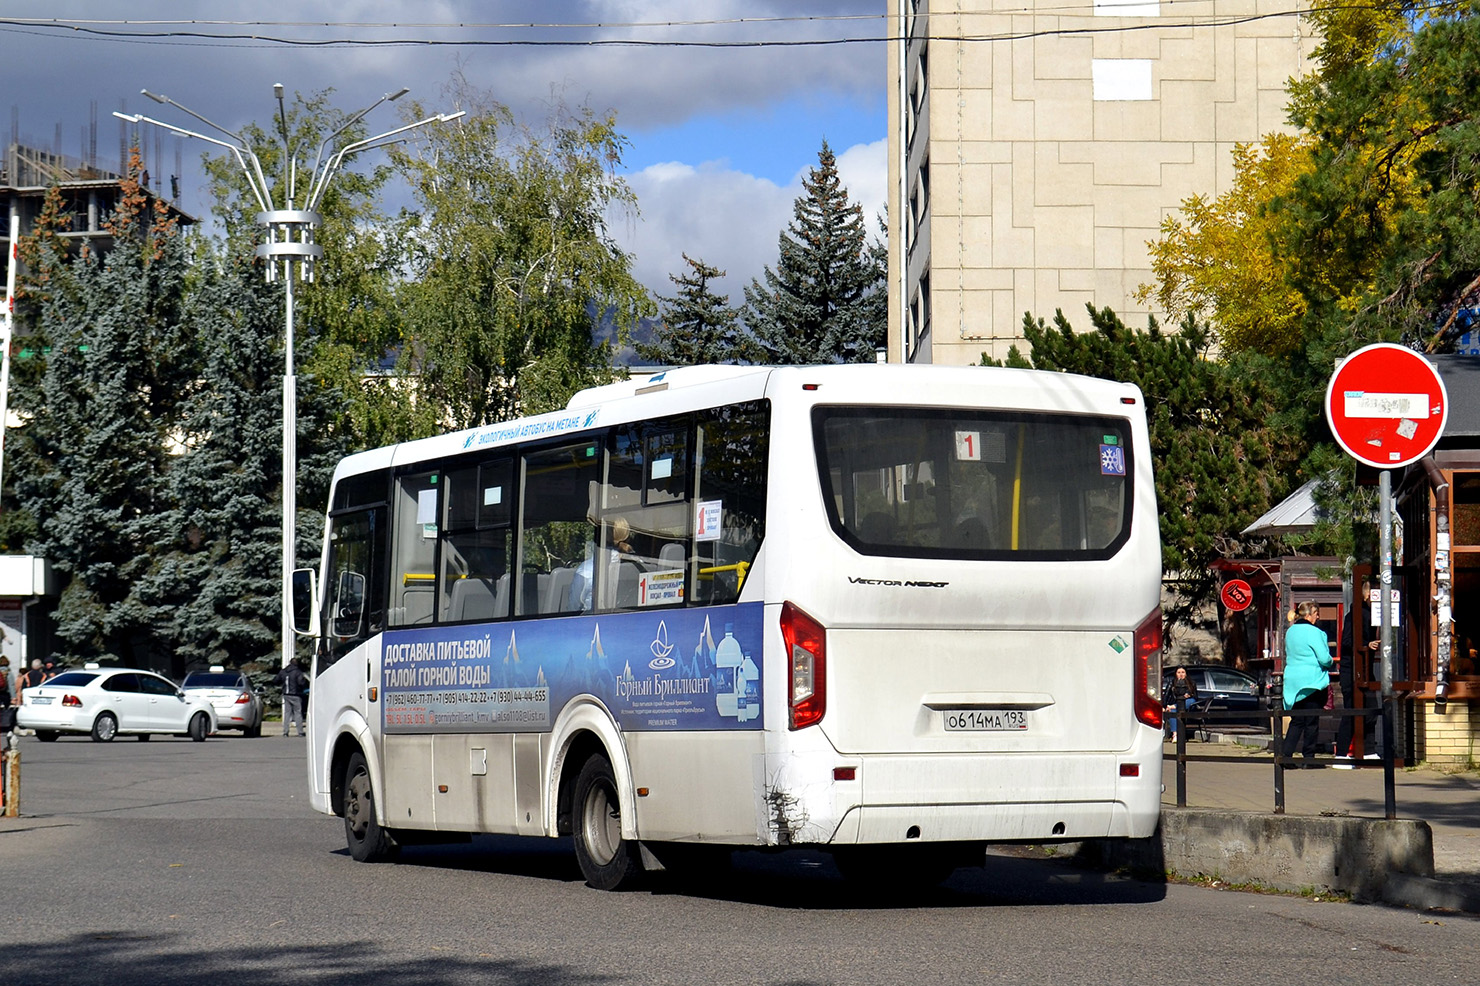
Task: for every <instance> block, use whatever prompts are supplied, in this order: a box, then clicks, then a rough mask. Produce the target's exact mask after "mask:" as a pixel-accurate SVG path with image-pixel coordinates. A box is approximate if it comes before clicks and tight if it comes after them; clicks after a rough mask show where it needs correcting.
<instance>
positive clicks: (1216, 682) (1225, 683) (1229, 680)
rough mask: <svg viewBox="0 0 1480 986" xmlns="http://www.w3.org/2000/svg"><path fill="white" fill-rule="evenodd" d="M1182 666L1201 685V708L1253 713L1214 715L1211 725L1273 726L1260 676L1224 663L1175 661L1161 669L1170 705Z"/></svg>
mask: <svg viewBox="0 0 1480 986" xmlns="http://www.w3.org/2000/svg"><path fill="white" fill-rule="evenodd" d="M1179 667H1184V668H1186V669H1187V677H1188V678H1190V679H1192V683H1193V684H1194V685H1196V686H1197V697H1198V706H1197V707H1198V710H1199V711H1208V712H1250V713H1253V714H1252V715H1250V716H1249V717H1248V718H1237V717H1229V718H1227V719H1224V718H1222V717H1219V718H1218V719H1210V720H1208V727H1209V728H1214V729H1215V728H1217V727H1218V726H1224V725H1245V726H1254V727H1256V728H1258V729H1263V730H1268V729H1269V716H1267V715H1265V714H1264V712H1265V710H1266V709H1267V708H1268V707H1269V705H1268V702H1267V701H1266V700H1265V697H1264V692H1263V689H1262V688H1261V687H1260V685H1259V681H1258V679H1256V678H1254V677H1253V676H1251V675H1247V674H1244V672H1242V671H1239V670H1237V669H1235V668H1230V667H1225V666H1224V665H1222V664H1174V665H1170V666H1168V667H1166V668H1164V669H1163V670H1162V673H1161V698H1162V702H1163V703H1165V704H1167V705H1170V704H1171V702H1172V681H1173V679H1175V678H1176V673H1177V668H1179Z"/></svg>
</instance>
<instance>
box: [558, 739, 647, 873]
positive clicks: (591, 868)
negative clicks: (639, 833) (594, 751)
mask: <svg viewBox="0 0 1480 986" xmlns="http://www.w3.org/2000/svg"><path fill="white" fill-rule="evenodd" d="M573 834H574V835H575V844H576V861H577V862H579V863H580V864H581V873H582V874H583V875H584V876H585V877H586V882H587V883H588V884H590V885H591V886H592V887H594V888H595V889H597V890H619V889H621V888H623V887H627V886H631V885H632V884H634V883H636V882H637V880H638V879H639V878H641V877H642V875H643V869H642V861H641V859H640V857H639V855H638V853H639V850H638V847H637V844H636V843H632V842H627V841H626V840H625V839H623V838H622V805H621V799H620V798H619V797H618V795H617V780H616V775H614V774H613V773H612V765H611V764H610V763H609V762H608V761H607V759H606V757H603V756H600V755H599V754H598V755H597V756H593V757H592V758H591V759H589V760H587V761H586V762H585V764H584V765H582V767H581V773H580V775H579V776H578V777H577V778H576V790H575V832H574V833H573Z"/></svg>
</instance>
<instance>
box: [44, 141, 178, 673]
mask: <svg viewBox="0 0 1480 986" xmlns="http://www.w3.org/2000/svg"><path fill="white" fill-rule="evenodd" d="M138 170H139V169H138V164H137V158H136V159H135V161H134V162H133V165H132V167H131V169H130V176H129V177H128V178H127V179H125V180H124V181H123V182H122V197H121V199H120V201H119V203H118V208H117V211H116V212H115V213H114V214H113V215H112V216H111V218H110V219H109V221H108V223H107V229H108V231H109V232H110V233H111V234H112V237H113V241H112V244H111V248H110V249H109V251H108V252H107V254H106V255H99V253H98V252H97V251H95V250H91V249H87V248H84V250H83V252H82V255H81V256H80V257H78V258H76V259H75V260H71V261H69V260H68V259H67V258H66V257H65V256H63V255H61V254H60V253H59V250H58V248H57V247H56V246H54V245H53V246H47V245H45V244H43V245H42V247H43V254H44V255H43V256H42V257H41V258H40V263H39V265H38V267H39V274H40V277H39V278H38V282H39V287H38V288H37V289H36V295H37V300H38V301H39V307H40V327H41V341H43V342H44V345H43V347H42V354H41V355H40V360H41V364H42V365H41V369H40V372H39V373H38V374H37V375H36V382H35V386H34V387H26V388H23V389H22V392H21V393H19V394H18V395H17V396H18V397H19V398H20V406H19V408H18V409H19V410H20V411H21V412H22V413H23V414H24V415H25V416H26V418H27V419H28V420H27V424H26V425H25V427H23V428H22V429H20V435H19V436H18V437H19V438H20V439H21V441H22V442H23V443H25V444H26V445H27V446H28V449H27V454H26V457H25V458H26V463H27V466H28V469H27V470H26V471H25V472H24V473H23V474H22V475H20V476H18V477H17V489H18V492H19V495H20V499H21V501H22V504H23V506H24V507H25V508H26V509H27V510H29V511H30V512H31V513H32V515H33V516H35V517H36V518H37V519H38V529H37V534H36V537H35V542H34V543H33V544H32V545H30V547H31V550H32V551H33V552H34V553H36V554H40V555H44V556H46V557H48V558H50V559H51V560H52V561H53V562H54V563H55V564H56V566H57V567H58V569H60V570H61V572H62V573H63V574H64V575H65V576H66V577H68V578H69V582H68V584H67V586H66V588H65V589H64V590H63V592H62V595H61V599H60V601H59V603H58V606H57V611H56V614H55V620H56V635H57V638H58V648H57V650H58V656H60V657H61V658H62V659H63V660H68V661H82V660H96V659H98V658H111V659H114V660H118V661H122V662H124V663H142V664H148V663H151V662H152V660H153V658H154V657H155V655H157V654H159V653H161V652H166V651H168V650H169V648H170V644H171V641H170V640H169V631H168V627H169V625H170V622H171V621H170V612H171V610H172V609H173V607H174V606H175V605H176V604H178V602H179V600H178V598H174V597H169V598H166V597H165V596H163V595H161V594H160V593H159V592H158V591H157V586H156V585H155V584H154V579H155V577H156V576H157V574H158V573H157V570H156V565H157V562H158V560H159V554H160V550H161V546H162V545H167V544H168V543H170V541H171V539H172V537H173V534H174V532H173V531H171V530H170V529H169V519H170V517H171V515H172V511H171V509H170V491H169V487H168V483H167V481H166V473H167V471H168V466H169V462H170V458H171V445H172V442H173V441H174V440H175V439H176V438H177V437H178V435H179V434H180V431H179V410H180V408H181V406H182V404H183V403H184V402H185V401H187V400H188V399H189V398H190V397H191V395H192V394H193V393H194V391H195V390H196V389H197V388H198V387H199V386H200V385H201V374H200V370H199V364H198V360H197V359H196V352H195V349H194V345H193V335H192V333H191V332H190V331H189V329H188V327H187V322H186V319H185V318H184V297H185V292H186V287H187V269H188V264H187V260H188V258H187V255H186V251H185V248H184V245H183V243H182V242H181V240H180V238H179V237H178V236H177V235H176V231H175V229H174V227H173V224H172V222H170V221H169V220H168V218H167V216H166V215H165V214H164V213H163V211H162V210H161V209H156V210H153V211H151V209H150V207H149V204H148V199H147V197H146V196H145V195H144V194H142V192H141V191H140V188H139V184H138V181H137V178H136V177H135V176H136V175H137V174H138Z"/></svg>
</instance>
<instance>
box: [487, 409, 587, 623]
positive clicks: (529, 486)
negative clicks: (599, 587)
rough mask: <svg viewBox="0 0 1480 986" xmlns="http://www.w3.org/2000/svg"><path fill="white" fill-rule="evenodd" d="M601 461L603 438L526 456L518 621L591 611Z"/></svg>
mask: <svg viewBox="0 0 1480 986" xmlns="http://www.w3.org/2000/svg"><path fill="white" fill-rule="evenodd" d="M603 458H604V456H603V455H602V440H601V436H599V435H596V436H592V437H590V438H589V439H587V440H585V441H582V442H577V443H574V444H571V445H562V446H558V447H556V448H547V449H541V450H539V451H535V452H529V453H526V454H525V456H524V490H523V493H522V495H521V496H520V498H519V504H520V508H521V509H520V513H521V518H520V519H521V523H520V530H519V576H518V578H517V579H515V580H514V587H513V589H514V591H513V595H514V611H515V612H516V613H517V614H519V615H520V616H534V615H549V614H551V613H579V612H581V611H582V610H588V609H590V608H591V600H592V598H593V597H592V588H593V580H594V579H595V578H599V577H600V575H599V573H598V572H596V570H595V569H596V567H597V566H595V565H594V556H595V552H596V537H597V527H596V523H595V521H596V518H595V514H596V512H597V510H596V507H597V500H596V498H597V495H598V491H599V490H600V487H601V474H602V463H603ZM495 594H496V595H497V589H495Z"/></svg>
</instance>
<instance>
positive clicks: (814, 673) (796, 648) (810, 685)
mask: <svg viewBox="0 0 1480 986" xmlns="http://www.w3.org/2000/svg"><path fill="white" fill-rule="evenodd" d="M781 639H782V640H784V641H785V642H786V654H787V666H788V668H789V669H790V672H791V674H790V678H791V697H790V702H789V705H790V708H791V728H792V729H804V728H806V727H807V726H812V725H816V724H817V723H818V722H820V721H821V720H822V714H823V713H824V712H826V711H827V632H826V631H825V630H823V628H822V624H821V623H818V622H817V621H816V620H814V619H812V617H810V616H808V615H807V614H806V613H803V612H802V611H801V610H800V609H798V608H797V607H795V606H793V605H792V604H791V603H782V604H781Z"/></svg>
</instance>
